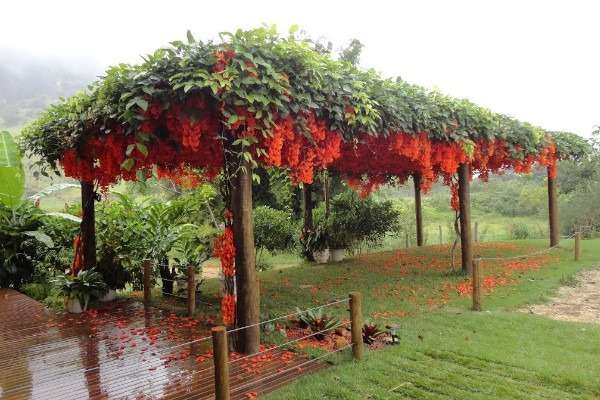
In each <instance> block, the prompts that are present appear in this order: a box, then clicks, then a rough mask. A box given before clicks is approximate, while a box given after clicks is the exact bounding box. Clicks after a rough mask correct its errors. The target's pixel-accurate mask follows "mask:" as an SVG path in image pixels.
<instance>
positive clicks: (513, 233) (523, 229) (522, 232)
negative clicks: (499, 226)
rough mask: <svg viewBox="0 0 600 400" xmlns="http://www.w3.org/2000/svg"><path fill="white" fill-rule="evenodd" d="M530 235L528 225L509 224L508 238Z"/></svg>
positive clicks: (524, 237) (516, 238) (517, 238)
mask: <svg viewBox="0 0 600 400" xmlns="http://www.w3.org/2000/svg"><path fill="white" fill-rule="evenodd" d="M529 237H531V232H530V231H529V227H528V226H527V224H524V223H513V224H511V225H510V238H511V239H515V240H522V239H528V238H529Z"/></svg>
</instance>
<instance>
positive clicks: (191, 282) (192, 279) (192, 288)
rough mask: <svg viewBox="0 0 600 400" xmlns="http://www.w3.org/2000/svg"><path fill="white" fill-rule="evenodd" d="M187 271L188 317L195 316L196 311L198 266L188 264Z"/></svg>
mask: <svg viewBox="0 0 600 400" xmlns="http://www.w3.org/2000/svg"><path fill="white" fill-rule="evenodd" d="M187 273H188V276H187V278H188V279H187V312H188V317H193V316H194V312H196V268H194V266H193V265H188V268H187Z"/></svg>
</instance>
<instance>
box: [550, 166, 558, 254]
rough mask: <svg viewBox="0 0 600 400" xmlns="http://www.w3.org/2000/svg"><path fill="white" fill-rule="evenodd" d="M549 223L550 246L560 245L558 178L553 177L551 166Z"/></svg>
mask: <svg viewBox="0 0 600 400" xmlns="http://www.w3.org/2000/svg"><path fill="white" fill-rule="evenodd" d="M548 223H549V225H550V247H554V246H558V243H559V240H560V233H559V226H558V201H557V197H556V180H555V178H552V177H551V174H550V168H548Z"/></svg>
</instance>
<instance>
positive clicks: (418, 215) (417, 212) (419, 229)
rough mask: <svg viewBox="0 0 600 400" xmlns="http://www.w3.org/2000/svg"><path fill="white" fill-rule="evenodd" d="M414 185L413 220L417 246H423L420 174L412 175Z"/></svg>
mask: <svg viewBox="0 0 600 400" xmlns="http://www.w3.org/2000/svg"><path fill="white" fill-rule="evenodd" d="M413 182H414V184H415V220H416V230H417V246H419V247H420V246H423V209H422V205H421V174H420V173H415V174H413Z"/></svg>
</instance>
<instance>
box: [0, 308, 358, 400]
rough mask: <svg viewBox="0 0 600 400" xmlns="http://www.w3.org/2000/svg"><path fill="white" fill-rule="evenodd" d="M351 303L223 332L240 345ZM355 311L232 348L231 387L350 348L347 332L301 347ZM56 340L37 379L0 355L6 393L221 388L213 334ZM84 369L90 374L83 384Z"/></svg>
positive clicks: (272, 380) (177, 392) (291, 371)
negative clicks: (326, 343)
mask: <svg viewBox="0 0 600 400" xmlns="http://www.w3.org/2000/svg"><path fill="white" fill-rule="evenodd" d="M351 303H352V302H351V301H350V300H349V299H338V300H333V301H330V302H328V303H326V304H323V305H320V306H317V307H310V308H307V309H304V310H296V311H295V312H292V313H288V314H285V315H281V316H277V317H274V318H269V319H266V320H262V321H260V322H258V323H256V324H251V325H248V326H243V327H237V328H231V329H229V330H226V331H225V335H226V337H229V338H231V339H232V340H231V342H230V343H231V345H232V346H229V347H235V346H236V337H237V336H239V335H240V334H243V333H244V332H243V331H244V330H248V329H251V328H259V329H261V328H266V327H267V325H269V324H275V323H281V324H285V325H286V326H288V327H289V328H290V329H291V327H292V326H295V325H294V324H298V321H299V320H300V317H301V316H302V315H307V313H310V312H313V311H316V310H321V311H323V310H330V311H331V310H333V309H334V308H335V307H338V306H343V305H344V306H347V305H349V304H350V310H352V309H353V306H352V305H351ZM348 311H349V310H348ZM319 315H322V314H319ZM350 315H351V318H350V320H346V321H342V322H338V323H335V324H329V325H327V326H326V327H323V329H316V328H314V327H313V329H310V328H304V329H305V330H301V329H300V330H298V332H299V333H298V334H297V335H291V336H286V340H285V341H283V342H281V341H279V342H277V343H273V344H266V343H268V340H265V342H264V343H265V344H264V345H262V346H261V348H260V349H259V351H258V352H255V353H253V354H239V353H236V352H233V351H230V349H229V347H228V348H227V349H226V352H227V360H226V364H227V367H228V369H229V370H230V372H229V374H228V380H230V381H231V387H230V388H228V391H229V393H231V394H232V395H235V394H237V393H243V392H244V391H246V390H250V389H252V390H256V391H265V390H271V389H273V388H275V387H278V386H281V385H282V384H285V383H287V382H289V381H291V380H293V379H295V378H296V377H297V376H298V375H300V374H302V373H303V372H309V371H311V370H317V369H319V368H323V367H325V366H326V364H323V359H325V358H326V357H330V356H332V355H334V354H338V353H340V352H342V351H344V350H346V349H349V348H352V347H353V343H352V340H351V339H348V337H349V335H346V336H344V337H345V338H346V339H347V340H346V342H345V343H344V344H343V345H341V346H337V347H332V348H327V349H325V348H324V347H319V348H320V349H321V351H322V353H319V354H317V355H315V356H312V357H310V356H308V354H307V353H304V352H302V351H298V349H299V348H298V345H299V344H301V343H305V342H308V341H311V340H312V341H315V342H318V339H319V337H322V336H324V335H334V332H337V331H339V330H341V329H346V331H348V332H349V331H351V329H352V326H353V325H352V323H351V322H348V321H351V320H352V315H353V314H352V313H351V314H350ZM356 323H358V321H355V325H356ZM290 324H291V325H290ZM42 326H43V325H42ZM361 328H362V327H361ZM123 329H126V330H127V329H130V330H132V331H135V330H138V329H142V330H143V329H144V328H131V327H129V326H127V327H123ZM145 329H146V330H148V329H153V328H152V327H150V328H148V327H146V328H145ZM261 330H262V329H261ZM98 336H104V335H98ZM263 336H264V335H263ZM211 338H212V341H211ZM55 339H57V340H55V341H54V342H52V343H48V342H46V343H45V344H44V345H43V346H42V348H41V351H40V352H39V353H38V354H37V357H38V358H40V359H44V362H43V364H39V363H38V364H33V365H32V366H33V367H35V368H34V369H33V370H31V371H30V373H34V374H35V379H31V375H27V374H22V372H21V371H18V370H15V369H13V370H12V372H11V369H10V368H6V367H7V366H8V365H9V362H10V361H11V360H8V359H6V360H2V361H0V371H5V372H3V378H5V380H6V379H8V380H9V381H10V382H11V385H10V387H6V388H4V391H3V392H2V396H7V398H29V397H31V396H30V395H31V393H33V392H34V385H35V391H36V393H42V392H43V393H44V396H45V398H61V399H78V398H82V397H85V396H87V397H88V398H90V399H96V398H97V399H100V398H106V397H110V398H129V397H139V396H140V395H142V396H143V398H159V397H165V396H166V397H168V398H170V399H181V400H183V399H192V398H194V399H195V398H214V393H216V392H218V390H217V389H218V388H217V387H216V386H215V370H216V368H222V366H219V365H218V364H217V359H216V357H215V356H214V354H215V351H216V349H215V343H216V342H215V337H214V335H213V336H202V337H197V338H191V339H189V340H186V341H184V342H182V343H177V344H167V345H161V346H157V347H156V348H153V349H152V350H148V351H145V349H143V350H142V349H140V348H139V347H131V346H128V347H127V348H126V349H123V347H122V346H121V347H118V346H117V347H111V343H110V340H108V339H106V338H105V339H104V340H98V338H97V337H96V338H93V337H92V336H89V337H86V336H85V335H83V336H81V332H80V336H79V337H77V336H76V335H74V336H73V337H72V338H62V337H57V338H55ZM361 343H362V342H361ZM5 345H6V343H3V344H2V345H1V346H5ZM98 347H102V348H105V349H106V351H103V352H100V351H98V350H95V351H91V350H90V349H97V348H98ZM82 349H85V350H84V351H82ZM44 350H45V352H44ZM184 355H185V358H184V357H183V356H184ZM42 365H43V368H41V366H42ZM6 371H8V372H6ZM82 376H83V377H85V384H84V386H85V388H82ZM83 392H85V395H84V394H82V393H83ZM33 398H35V396H33ZM217 399H219V397H218V396H217Z"/></svg>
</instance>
